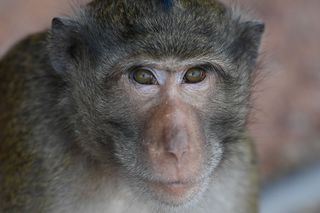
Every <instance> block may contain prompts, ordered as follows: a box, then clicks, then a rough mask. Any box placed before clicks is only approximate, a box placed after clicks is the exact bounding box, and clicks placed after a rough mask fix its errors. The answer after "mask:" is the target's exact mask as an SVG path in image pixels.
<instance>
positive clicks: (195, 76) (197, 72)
mask: <svg viewBox="0 0 320 213" xmlns="http://www.w3.org/2000/svg"><path fill="white" fill-rule="evenodd" d="M206 76H207V72H206V71H205V70H203V69H202V68H199V67H193V68H191V69H189V70H188V71H187V72H186V74H185V75H184V77H183V79H184V82H185V83H188V84H195V83H199V82H201V81H203V80H204V79H205V78H206Z"/></svg>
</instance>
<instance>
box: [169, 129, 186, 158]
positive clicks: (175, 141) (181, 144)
mask: <svg viewBox="0 0 320 213" xmlns="http://www.w3.org/2000/svg"><path fill="white" fill-rule="evenodd" d="M164 134H165V137H164V138H165V139H164V143H165V145H164V148H165V151H166V152H167V153H168V154H170V155H171V156H173V157H174V158H175V159H176V160H177V162H178V161H181V160H182V158H183V157H184V156H185V155H186V154H187V153H188V151H189V138H188V133H187V131H185V130H184V129H183V128H182V129H176V128H173V129H167V130H165V131H164Z"/></svg>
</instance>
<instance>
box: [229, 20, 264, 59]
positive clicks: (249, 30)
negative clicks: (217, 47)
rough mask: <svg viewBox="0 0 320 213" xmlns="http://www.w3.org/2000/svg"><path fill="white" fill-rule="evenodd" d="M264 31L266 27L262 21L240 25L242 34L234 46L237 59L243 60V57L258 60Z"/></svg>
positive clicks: (240, 33) (239, 34) (233, 49)
mask: <svg viewBox="0 0 320 213" xmlns="http://www.w3.org/2000/svg"><path fill="white" fill-rule="evenodd" d="M264 29H265V25H264V23H263V22H260V21H247V22H243V23H240V32H239V33H238V36H237V39H236V40H235V41H234V42H233V44H232V51H233V53H234V55H235V56H236V59H242V57H243V56H249V57H248V58H249V59H256V57H257V56H258V49H259V46H260V42H261V38H262V35H263V33H264ZM244 53H246V54H244ZM248 54H249V55H248Z"/></svg>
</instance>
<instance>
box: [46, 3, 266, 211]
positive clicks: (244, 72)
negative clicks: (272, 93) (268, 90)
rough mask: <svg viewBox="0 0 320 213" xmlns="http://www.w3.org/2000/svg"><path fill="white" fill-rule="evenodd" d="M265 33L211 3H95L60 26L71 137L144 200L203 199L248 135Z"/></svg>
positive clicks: (56, 35) (54, 57)
mask: <svg viewBox="0 0 320 213" xmlns="http://www.w3.org/2000/svg"><path fill="white" fill-rule="evenodd" d="M263 30H264V25H263V24H262V23H260V22H256V21H242V20H241V19H240V18H239V17H238V16H236V15H235V14H233V12H232V11H231V10H230V9H228V8H226V7H225V6H224V5H222V4H221V3H218V2H216V1H214V0H211V1H209V0H208V1H203V0H192V1H183V0H180V1H179V0H176V1H160V0H159V1H156V0H153V1H147V0H135V1H133V0H132V1H124V0H119V1H102V0H96V1H94V2H92V3H90V4H89V5H88V7H87V8H85V9H84V10H83V11H82V12H81V13H80V14H79V15H78V16H77V17H76V18H55V19H54V20H53V24H52V29H51V33H50V38H49V45H48V50H49V55H50V60H51V63H52V65H53V68H54V70H55V72H56V73H57V75H59V76H61V79H62V80H63V81H64V82H65V84H64V85H65V86H64V88H59V90H60V93H61V105H63V106H64V107H63V109H64V110H63V112H62V113H65V114H66V117H67V119H68V122H69V124H70V125H69V131H70V135H72V137H73V138H74V141H76V143H77V144H78V145H79V147H81V149H83V150H84V153H86V154H87V155H88V156H89V157H91V158H93V159H95V160H96V161H97V162H99V163H100V164H106V165H107V164H110V162H112V163H113V164H116V165H118V166H117V167H118V168H120V169H119V172H120V173H121V174H122V177H123V178H126V179H128V180H130V181H129V182H130V184H131V186H132V190H136V191H135V192H136V193H138V194H139V195H140V196H141V197H142V198H145V199H150V197H152V200H154V201H156V202H159V203H160V204H164V205H167V206H171V207H172V208H173V207H180V206H185V205H188V204H189V203H191V202H193V201H196V200H198V199H199V198H200V197H201V196H200V195H201V194H202V192H204V191H205V190H206V188H207V186H208V184H209V183H210V182H211V181H214V180H212V176H213V175H214V173H215V172H216V171H217V170H218V169H219V165H220V163H221V162H222V161H224V160H228V159H227V155H226V154H225V153H227V151H228V147H230V146H233V144H234V142H236V141H237V137H239V133H241V132H243V131H244V129H245V123H246V117H247V111H248V99H249V96H250V86H251V81H252V80H251V78H252V77H251V76H252V71H253V70H254V67H255V61H256V58H257V55H258V47H259V43H260V38H261V35H262V33H263ZM150 195H152V196H150Z"/></svg>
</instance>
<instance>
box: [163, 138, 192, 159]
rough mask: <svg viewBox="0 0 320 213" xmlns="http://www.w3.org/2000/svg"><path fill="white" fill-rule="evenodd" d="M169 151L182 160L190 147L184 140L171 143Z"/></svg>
mask: <svg viewBox="0 0 320 213" xmlns="http://www.w3.org/2000/svg"><path fill="white" fill-rule="evenodd" d="M181 146H182V147H181ZM167 152H168V153H169V154H171V155H172V156H173V157H174V158H176V160H177V161H181V160H182V158H183V157H184V156H185V155H186V153H187V152H188V147H187V146H185V144H184V142H182V143H181V142H180V143H179V142H177V143H173V144H171V145H169V147H168V149H167Z"/></svg>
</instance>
